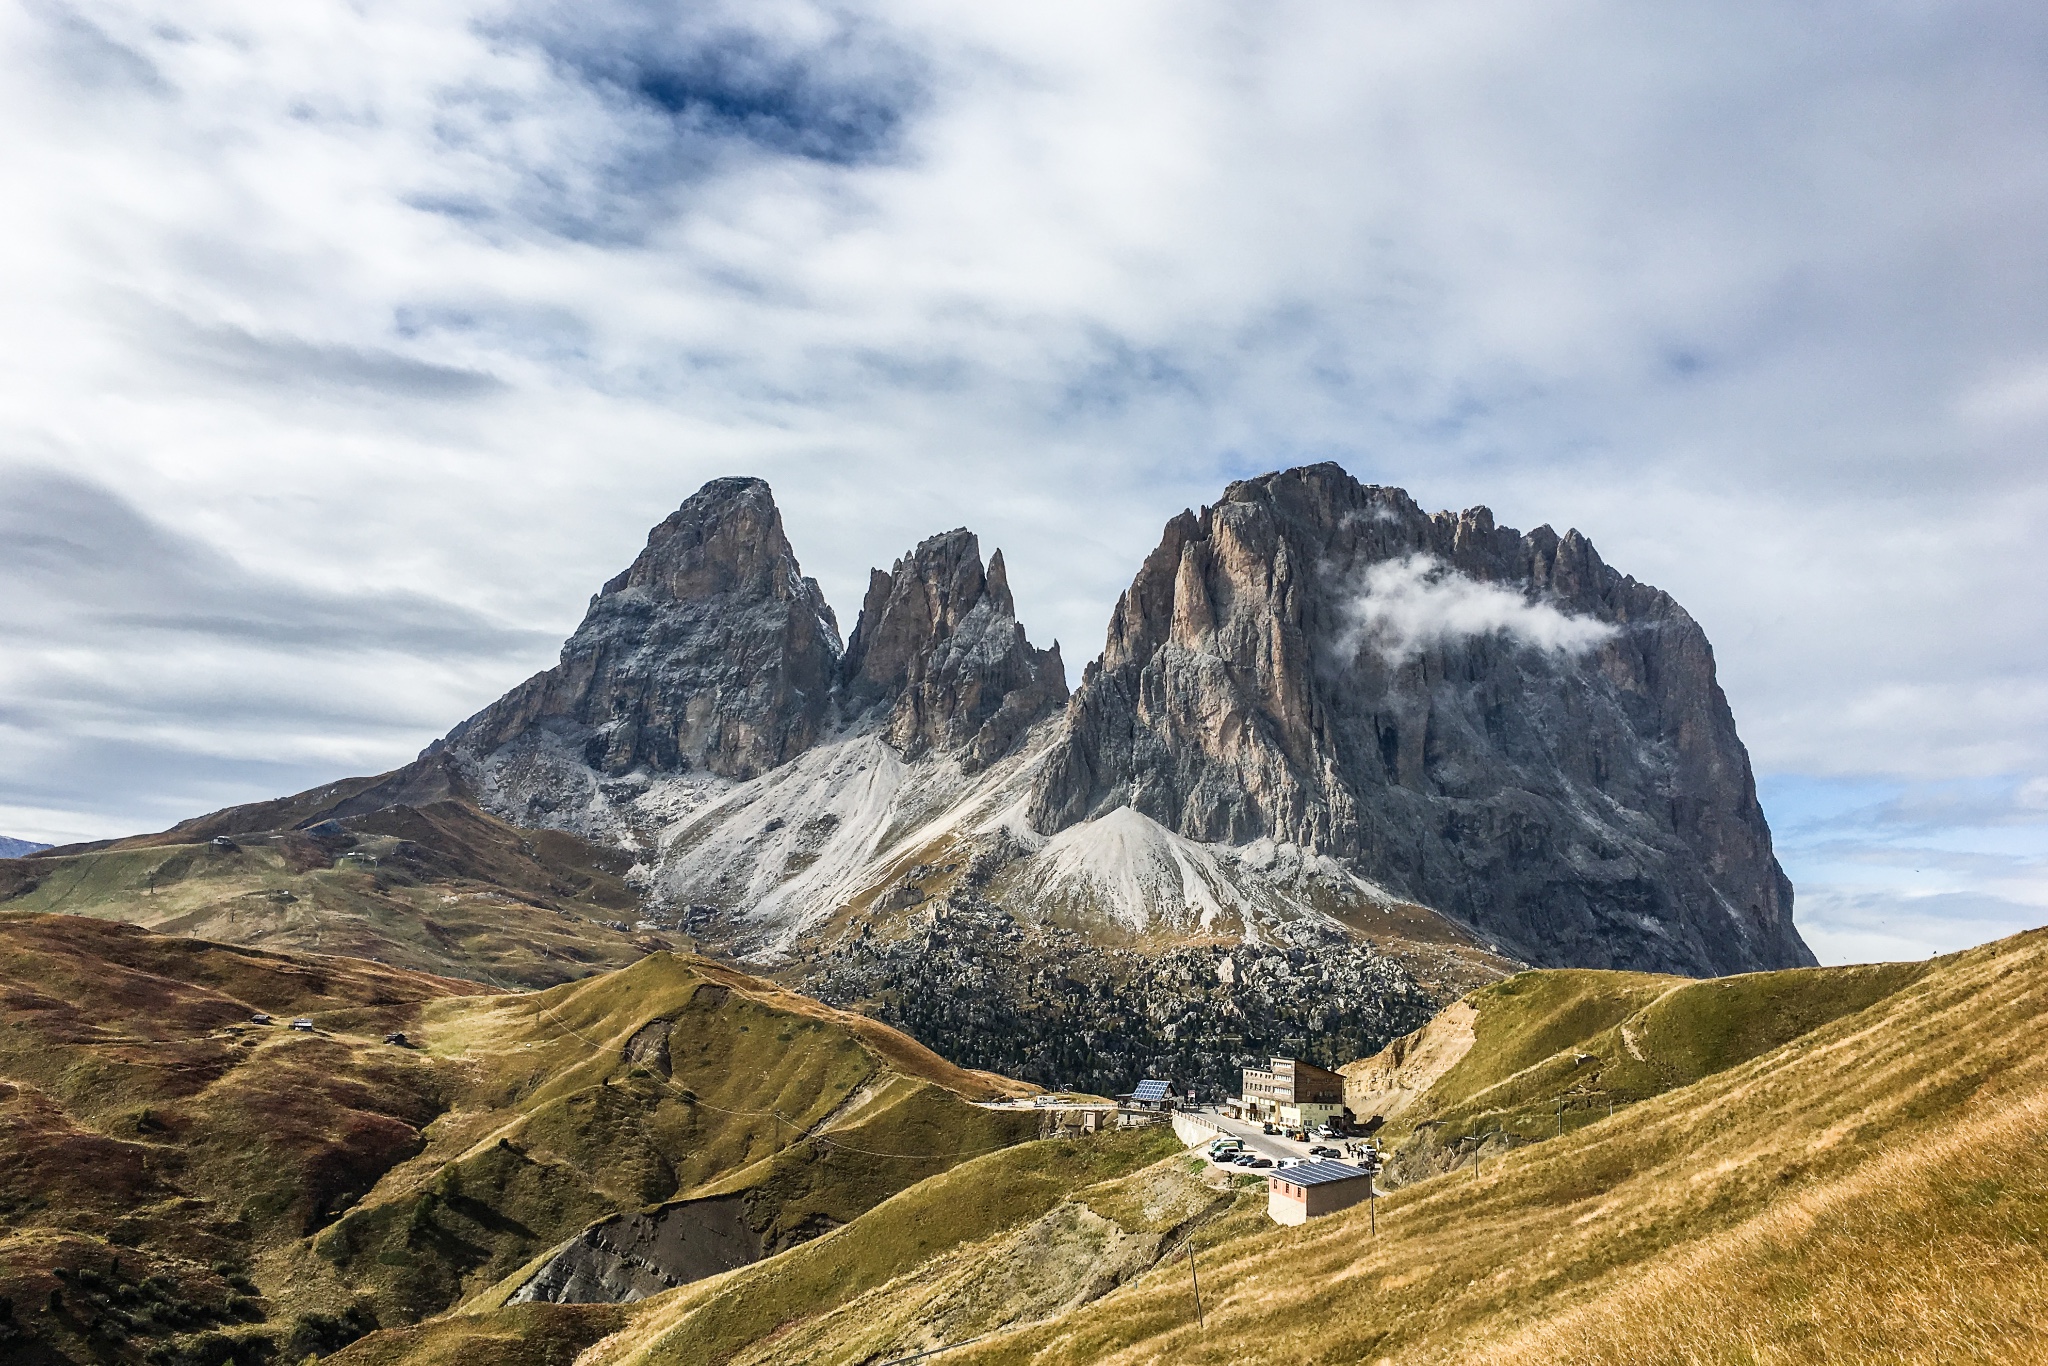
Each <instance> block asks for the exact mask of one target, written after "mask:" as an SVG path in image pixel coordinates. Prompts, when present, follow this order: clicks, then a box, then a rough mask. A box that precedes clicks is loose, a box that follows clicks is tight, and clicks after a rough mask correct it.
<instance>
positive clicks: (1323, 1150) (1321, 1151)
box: [1308, 1147, 1344, 1157]
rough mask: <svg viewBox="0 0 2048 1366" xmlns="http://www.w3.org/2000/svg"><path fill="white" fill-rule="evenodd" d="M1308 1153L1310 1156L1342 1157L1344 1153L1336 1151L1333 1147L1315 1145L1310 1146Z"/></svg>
mask: <svg viewBox="0 0 2048 1366" xmlns="http://www.w3.org/2000/svg"><path fill="white" fill-rule="evenodd" d="M1308 1155H1309V1156H1310V1157H1342V1156H1343V1155H1344V1154H1342V1153H1340V1152H1338V1151H1337V1150H1336V1149H1335V1148H1327V1147H1317V1148H1310V1149H1309V1150H1308Z"/></svg>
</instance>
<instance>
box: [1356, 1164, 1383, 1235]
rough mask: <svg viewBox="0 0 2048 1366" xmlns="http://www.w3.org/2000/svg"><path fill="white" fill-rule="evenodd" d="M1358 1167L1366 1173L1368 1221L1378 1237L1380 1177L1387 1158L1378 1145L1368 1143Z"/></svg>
mask: <svg viewBox="0 0 2048 1366" xmlns="http://www.w3.org/2000/svg"><path fill="white" fill-rule="evenodd" d="M1358 1168H1359V1170H1360V1171H1362V1172H1364V1173H1365V1212H1366V1221H1367V1223H1368V1224H1369V1225H1370V1226H1371V1231H1372V1234H1373V1236H1374V1237H1377V1236H1379V1231H1380V1203H1379V1201H1380V1188H1379V1177H1380V1172H1382V1171H1383V1170H1385V1168H1386V1158H1385V1157H1384V1156H1383V1155H1382V1154H1381V1152H1380V1150H1379V1148H1378V1146H1377V1145H1372V1144H1368V1145H1367V1146H1366V1148H1365V1150H1364V1152H1363V1153H1362V1154H1361V1155H1360V1158H1359V1162H1358Z"/></svg>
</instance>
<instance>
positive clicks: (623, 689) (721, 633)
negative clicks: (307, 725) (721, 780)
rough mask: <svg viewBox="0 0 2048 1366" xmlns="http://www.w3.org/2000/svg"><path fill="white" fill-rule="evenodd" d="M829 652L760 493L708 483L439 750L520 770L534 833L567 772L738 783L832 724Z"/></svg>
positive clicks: (818, 609) (735, 484)
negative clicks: (539, 658)
mask: <svg viewBox="0 0 2048 1366" xmlns="http://www.w3.org/2000/svg"><path fill="white" fill-rule="evenodd" d="M839 654H840V644H839V627H838V622H837V619H836V618H835V617H834V616H833V613H832V608H831V606H830V605H829V604H828V603H826V601H825V595H824V594H823V592H821V591H820V590H819V588H818V584H817V581H816V580H814V579H811V578H807V577H806V576H805V575H804V573H803V570H802V569H801V567H799V565H798V564H797V560H796V554H795V552H794V551H793V550H792V549H791V548H790V544H789V538H788V536H787V535H786V534H785V533H784V531H783V527H782V515H781V513H780V512H779V511H778V510H777V508H776V506H775V497H774V494H773V493H772V492H771V491H770V489H769V487H768V485H767V484H766V483H764V482H762V481H761V480H759V479H714V480H712V481H711V482H710V483H708V484H706V485H705V486H704V487H703V488H702V489H699V490H698V491H697V492H696V493H694V494H692V495H691V496H690V497H689V498H688V499H686V500H685V501H684V502H683V504H682V506H681V507H679V508H677V509H676V511H675V512H673V513H671V514H670V515H669V516H668V517H666V518H664V519H663V520H662V521H661V522H660V523H658V524H657V525H656V526H655V527H654V529H653V530H652V531H651V532H649V533H648V537H647V546H646V548H645V549H643V550H642V551H641V552H640V554H639V556H638V557H637V558H635V559H634V561H633V563H632V564H631V565H630V566H629V567H628V568H627V569H626V570H625V572H623V573H621V574H619V575H618V576H617V577H615V578H613V579H611V580H610V581H609V582H607V583H606V584H605V586H604V588H603V590H602V591H601V592H599V593H598V594H597V596H595V597H593V598H592V599H591V600H590V608H589V611H588V612H587V613H586V614H585V616H584V618H583V622H582V624H581V625H580V626H578V627H577V628H576V631H575V634H573V635H571V636H570V637H569V639H568V641H567V642H566V643H565V644H564V645H563V646H562V659H561V663H560V664H558V665H557V666H556V667H555V668H553V669H550V670H548V671H547V672H545V673H541V674H536V675H535V676H534V677H533V678H530V679H528V680H527V681H526V682H525V683H523V684H521V685H520V686H519V687H518V688H516V689H514V690H513V691H512V692H510V693H508V694H507V695H506V696H505V697H503V698H501V699H500V700H499V701H497V702H496V703H493V704H492V705H491V706H490V707H488V708H486V709H485V710H484V711H483V712H480V713H479V714H478V715H476V716H475V717H472V718H471V719H470V720H468V721H466V722H464V723H463V724H462V725H461V726H459V727H457V728H456V729H455V731H454V732H452V733H451V734H450V735H449V737H448V740H447V744H448V745H449V746H450V747H451V748H454V749H455V750H456V751H457V752H458V753H461V754H463V755H464V756H466V757H468V758H470V759H471V760H473V761H476V762H478V763H484V762H494V763H496V765H497V767H499V768H501V769H503V768H505V767H507V765H508V764H510V765H512V766H513V767H523V768H525V769H528V770H531V776H530V778H529V779H528V780H526V781H524V782H522V783H518V784H515V785H518V786H524V787H528V788H532V789H534V790H533V791H532V792H531V793H530V794H529V800H528V801H526V802H525V803H522V804H521V805H523V806H524V808H525V809H523V810H518V811H516V812H515V813H514V814H515V818H519V819H528V820H535V819H536V818H538V822H539V823H546V817H547V816H548V814H549V810H547V809H544V808H545V803H546V802H549V801H555V800H558V799H560V798H561V796H562V793H561V792H560V791H559V790H558V789H559V788H560V787H561V782H560V781H558V780H559V779H561V778H562V773H561V772H560V770H563V769H565V768H567V769H573V768H575V767H577V766H579V765H581V766H587V767H588V768H590V769H592V770H595V771H596V772H597V773H599V774H603V775H606V776H613V777H617V776H622V775H626V774H630V773H633V772H636V771H650V772H663V773H675V772H688V771H691V770H703V771H706V772H709V773H713V774H716V775H718V776H720V777H726V778H749V777H752V776H754V775H755V774H757V773H761V772H765V771H766V770H768V769H771V768H773V767H775V766H776V765H778V764H782V763H786V762H788V761H789V760H790V759H792V758H794V757H795V756H796V755H798V754H800V753H802V752H803V751H804V750H805V749H807V748H808V747H809V746H811V745H812V744H814V743H815V742H816V741H817V739H818V738H819V736H820V735H822V734H824V733H825V731H826V730H827V729H828V728H829V727H830V725H831V724H832V721H833V713H832V694H833V686H834V683H835V681H836V678H837V675H838V667H839ZM507 751H510V753H509V754H508V753H507ZM543 771H544V772H545V775H546V776H545V779H544V778H543ZM508 776H509V775H508ZM582 786H586V787H587V786H588V785H587V784H583V785H582ZM533 798H540V799H542V802H543V805H542V806H540V807H536V806H534V805H533V801H532V799H533Z"/></svg>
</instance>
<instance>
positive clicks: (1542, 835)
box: [1030, 465, 1813, 973]
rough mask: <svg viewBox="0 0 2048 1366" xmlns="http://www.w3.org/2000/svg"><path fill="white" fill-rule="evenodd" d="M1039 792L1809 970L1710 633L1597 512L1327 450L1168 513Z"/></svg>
mask: <svg viewBox="0 0 2048 1366" xmlns="http://www.w3.org/2000/svg"><path fill="white" fill-rule="evenodd" d="M1066 722H1067V728H1068V733H1067V735H1066V737H1065V740H1064V742H1063V744H1062V745H1061V746H1060V747H1059V748H1058V749H1057V751H1056V752H1055V753H1054V754H1053V755H1052V756H1051V758H1050V759H1049V760H1048V762H1047V763H1046V765H1045V766H1044V768H1043V769H1042V770H1041V772H1040V774H1039V776H1038V778H1037V780H1036V782H1035V784H1034V788H1033V792H1032V795H1031V803H1030V811H1031V816H1032V820H1033V822H1034V824H1035V825H1036V826H1037V827H1038V828H1039V829H1040V830H1043V831H1047V832H1053V831H1058V830H1061V829H1064V828H1066V827H1068V826H1071V825H1073V824H1075V823H1076V822H1080V821H1085V820H1089V819H1091V818H1099V817H1101V816H1104V815H1106V814H1108V813H1109V812H1111V811H1114V810H1116V809H1117V808H1119V807H1123V806H1129V807H1132V808H1134V809H1135V810H1137V811H1139V812H1141V813H1143V814H1145V815H1147V816H1149V817H1151V818H1152V819H1154V820H1156V821H1158V822H1159V823H1160V824H1161V825H1163V826H1165V827H1166V828H1167V829H1169V830H1172V831H1175V832H1177V833H1179V834H1181V835H1183V836H1185V837H1187V838H1189V839H1194V840H1198V841H1204V842H1210V843H1222V844H1244V843H1247V842H1250V841H1253V840H1258V839H1262V838H1270V839H1275V840H1279V841H1286V842H1291V843H1294V844H1297V845H1299V846H1301V847H1303V848H1305V849H1309V850H1313V851H1316V852H1319V853H1324V854H1328V855H1331V856H1333V857H1335V858H1338V859H1340V860H1342V861H1344V862H1345V863H1347V864H1349V865H1350V866H1352V867H1353V868H1355V869H1356V870H1358V871H1359V873H1360V874H1361V875H1362V876H1365V877H1368V878H1370V879H1372V880H1373V881H1374V882H1375V883H1377V884H1379V885H1381V886H1384V887H1387V888H1389V889H1391V890H1393V891H1394V892H1396V893H1398V894H1399V895H1402V896H1404V897H1407V898H1409V899H1412V900H1415V901H1419V902H1423V903H1425V904H1428V905H1431V906H1434V907H1436V908H1437V909H1439V910H1442V911H1447V912H1449V913H1450V914H1452V915H1454V916H1456V917H1458V918H1460V919H1462V920H1464V921H1465V922H1466V923H1468V924H1472V925H1474V926H1477V927H1478V928H1480V929H1481V930H1482V931H1483V932H1484V933H1485V934H1486V935H1488V936H1489V937H1490V938H1492V939H1494V940H1496V941H1497V942H1499V943H1500V944H1501V945H1502V946H1503V947H1504V948H1505V949H1506V950H1507V951H1509V952H1511V953H1514V954H1516V955H1517V956H1519V957H1522V958H1525V959H1527V960H1529V961H1531V962H1534V963H1539V964H1554V965H1556V964H1576V965H1580V966H1594V967H1631V968H1646V969H1657V970H1670V971H1679V972H1692V973H1719V972H1731V971H1741V970H1747V969H1755V968H1773V967H1787V966H1793V965H1798V964H1805V963H1811V962H1812V961H1813V957H1812V955H1811V953H1810V952H1809V951H1808V950H1807V949H1806V946H1805V945H1804V944H1803V943H1802V942H1801V941H1800V939H1799V936H1798V934H1797V932H1796V931H1795V930H1794V929H1793V926H1792V890H1791V885H1790V883H1789V881H1788V880H1787V879H1786V878H1785V876H1784V874H1783V872H1782V871H1781V870H1780V869H1779V867H1778V864H1777V861H1776V859H1775V858H1774V857H1773V855H1772V852H1771V840H1770V831H1769V829H1768V827H1767V826H1766V825H1765V823H1764V818H1763V813H1762V810H1761V808H1760V807H1759V806H1758V804H1757V800H1756V791H1755V786H1754V783H1753V781H1752V777H1751V773H1750V768H1749V760H1748V755H1747V753H1746V751H1745V750H1744V749H1743V747H1742V743H1741V741H1740V740H1739V739H1738V738H1737V736H1736V733H1735V725H1734V720H1733V718H1732V716H1731V715H1730V712H1729V709H1728V704H1727V700H1726V698H1725V697H1724V696H1723V695H1722V692H1721V689H1720V687H1719V685H1718V683H1717V682H1716V681H1715V677H1714V658H1713V651H1712V649H1711V647H1710V646H1709V645H1708V643H1707V640H1706V637H1705V635H1704V633H1702V632H1701V630H1700V628H1699V626H1698V625H1697V624H1696V623H1695V622H1694V621H1693V620H1692V618H1691V617H1689V616H1688V615H1686V613H1685V611H1684V609H1683V608H1681V607H1680V606H1679V605H1678V604H1677V603H1676V602H1675V601H1673V600H1672V599H1671V597H1670V596H1669V595H1668V594H1666V593H1663V592H1662V591H1660V590H1658V589H1656V588H1652V587H1650V586H1649V585H1647V584H1642V583H1638V582H1637V581H1636V580H1634V579H1632V578H1628V577H1626V576H1624V575H1622V574H1620V573H1618V572H1616V571H1615V570H1613V569H1611V568H1609V567H1608V566H1607V565H1606V564H1604V563H1603V562H1602V561H1601V560H1600V557H1599V555H1598V554H1597V553H1596V552H1595V551H1594V549H1593V546H1592V545H1591V543H1590V542H1588V541H1587V540H1586V539H1585V538H1584V537H1582V536H1580V535H1579V534H1578V533H1577V532H1570V533H1567V534H1566V535H1564V536H1558V535H1557V534H1556V533H1554V532H1553V531H1551V530H1550V528H1548V527H1539V528H1538V529H1537V530H1535V531H1533V532H1530V533H1528V534H1527V535H1523V534H1521V533H1519V532H1516V531H1514V530H1511V529H1508V528H1503V527H1497V526H1495V525H1494V523H1493V518H1492V516H1491V514H1490V513H1488V512H1487V511H1486V510H1485V509H1484V508H1476V509H1473V510H1470V511H1468V512H1465V513H1463V514H1459V515H1452V514H1449V513H1438V514H1436V515H1434V516H1431V515H1429V514H1427V513H1424V512H1423V511H1422V510H1421V509H1420V508H1419V507H1417V506H1416V504H1415V503H1414V502H1413V501H1412V500H1411V499H1410V498H1409V497H1408V496H1407V495H1406V494H1405V493H1403V492H1401V491H1400V490H1398V489H1389V488H1380V487H1375V486H1368V485H1364V484H1360V483H1359V482H1358V481H1356V480H1355V479H1353V478H1352V477H1351V476H1350V475H1349V474H1347V473H1345V471H1344V470H1343V469H1342V468H1340V467H1339V466H1336V465H1316V466H1310V467H1307V468H1303V469H1296V470H1288V471H1284V472H1282V473H1278V474H1272V475H1267V476H1265V477H1263V478H1259V479H1254V480H1248V481H1245V482H1242V483H1238V484H1233V485H1232V486H1231V487H1230V488H1229V489H1228V490H1227V491H1226V492H1225V493H1224V496H1223V498H1222V500H1221V501H1220V502H1219V503H1218V504H1217V505H1216V506H1214V507H1212V508H1205V509H1203V510H1202V512H1201V513H1200V514H1195V513H1183V514H1182V515H1181V516H1179V517H1177V518H1175V519H1174V520H1173V521H1172V522H1170V523H1169V524H1168V525H1167V528H1166V534H1165V537H1164V539H1163V540H1162V542H1161V543H1160V545H1159V547H1158V549H1156V550H1154V551H1153V552H1152V554H1151V555H1150V556H1149V557H1148V558H1147V559H1146V561H1145V563H1144V566H1143V567H1142V568H1141V569H1140V571H1139V573H1138V576H1137V578H1136V580H1135V581H1134V582H1133V583H1132V585H1131V587H1130V589H1129V591H1128V592H1126V593H1125V594H1124V596H1123V597H1122V599H1121V600H1120V601H1119V602H1118V604H1117V608H1116V612H1115V615H1114V617H1113V618H1112V620H1111V623H1110V629H1109V637H1108V643H1107V645H1106V647H1105V649H1104V652H1103V656H1102V658H1101V659H1100V660H1099V661H1097V662H1096V663H1094V664H1091V665H1090V666H1089V668H1088V670H1087V672H1086V673H1085V674H1084V676H1083V680H1082V684H1081V686H1080V688H1079V689H1078V690H1077V691H1076V692H1075V694H1074V697H1073V699H1072V701H1071V702H1070V704H1069V706H1068V711H1067V716H1066Z"/></svg>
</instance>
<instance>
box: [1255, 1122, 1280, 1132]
mask: <svg viewBox="0 0 2048 1366" xmlns="http://www.w3.org/2000/svg"><path fill="white" fill-rule="evenodd" d="M1259 1132H1260V1133H1262V1134H1277V1133H1279V1132H1280V1126H1279V1125H1277V1124H1261V1125H1260V1126H1259Z"/></svg>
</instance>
